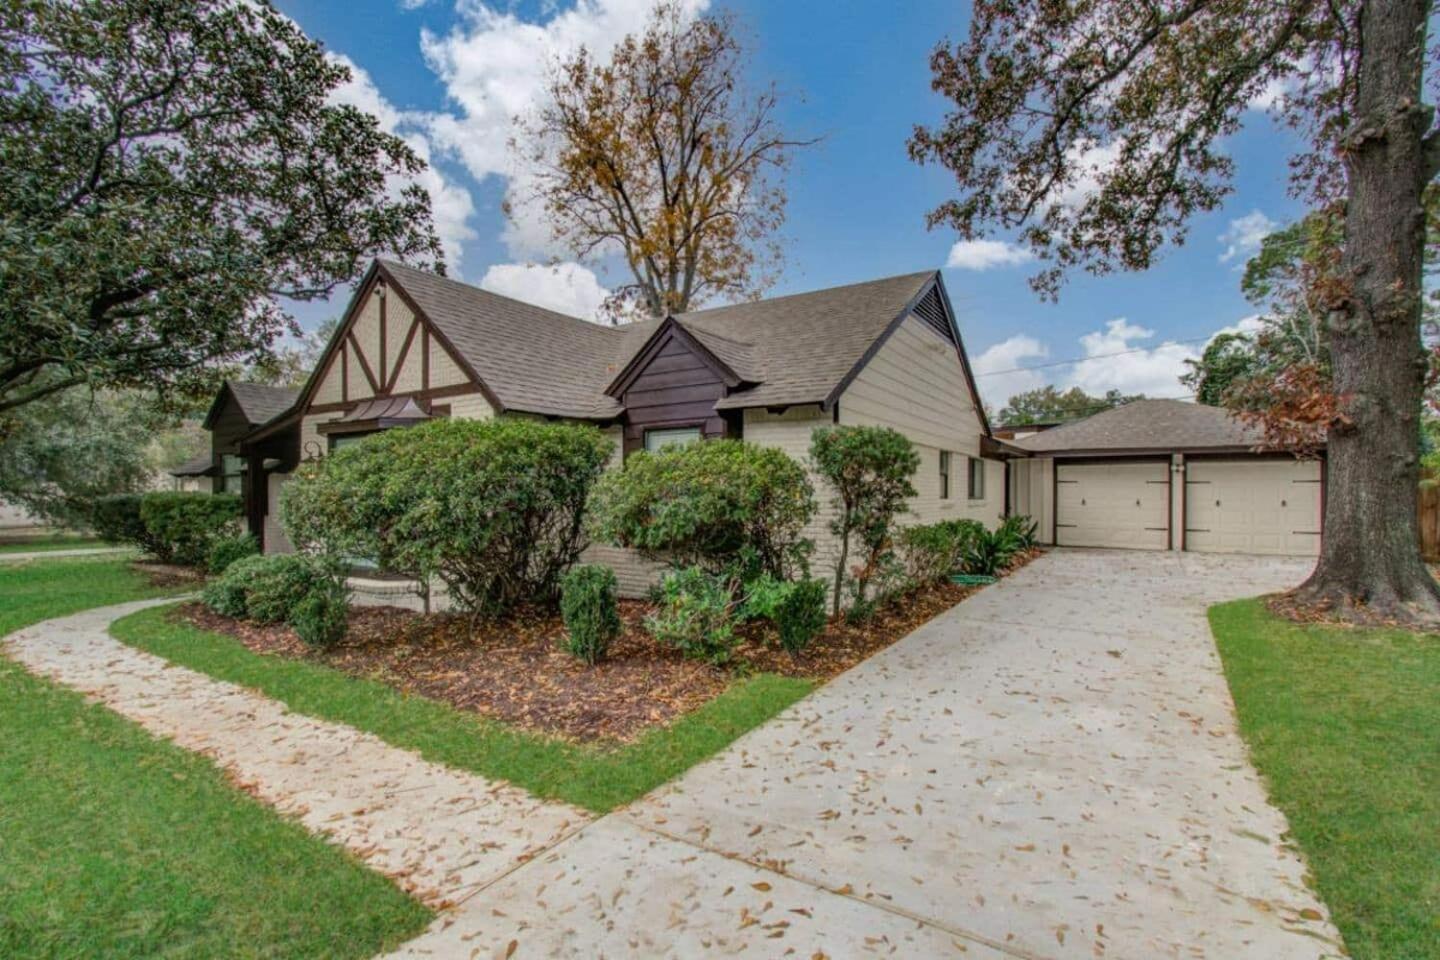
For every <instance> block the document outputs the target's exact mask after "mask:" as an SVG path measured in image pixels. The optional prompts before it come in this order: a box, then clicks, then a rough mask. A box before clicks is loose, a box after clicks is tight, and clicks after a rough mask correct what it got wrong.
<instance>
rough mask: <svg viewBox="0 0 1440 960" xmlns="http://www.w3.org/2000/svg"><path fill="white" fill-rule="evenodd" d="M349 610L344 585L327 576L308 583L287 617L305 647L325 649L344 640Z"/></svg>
mask: <svg viewBox="0 0 1440 960" xmlns="http://www.w3.org/2000/svg"><path fill="white" fill-rule="evenodd" d="M349 612H350V601H349V594H348V593H347V591H346V589H345V585H344V584H343V583H342V582H341V581H340V580H338V579H336V578H328V579H326V580H324V581H321V582H317V583H314V584H312V585H311V587H310V589H309V590H308V591H306V593H305V595H304V596H302V597H301V598H300V600H299V601H298V602H297V603H296V604H295V606H294V607H292V608H291V610H290V614H289V617H288V620H289V623H290V625H291V626H292V627H294V628H295V633H296V634H298V635H299V637H300V640H301V641H302V642H303V643H304V644H305V645H306V646H307V647H312V648H314V649H316V650H326V649H329V648H330V647H333V646H334V645H335V644H337V643H339V642H340V641H341V640H342V639H344V637H345V630H346V628H347V626H348V623H347V620H346V618H347V616H348V614H349Z"/></svg>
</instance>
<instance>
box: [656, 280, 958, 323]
mask: <svg viewBox="0 0 1440 960" xmlns="http://www.w3.org/2000/svg"><path fill="white" fill-rule="evenodd" d="M938 272H939V271H938V270H915V271H912V272H910V273H897V274H893V275H891V276H888V277H873V278H871V279H869V280H856V281H854V282H853V283H840V284H836V285H835V286H833V287H816V288H815V289H813V290H801V291H799V292H797V293H783V294H781V295H780V296H778V297H761V298H760V299H758V300H741V301H739V302H737V303H722V304H717V305H715V306H713V307H701V308H700V309H698V310H686V311H685V312H684V313H677V314H675V315H674V316H675V319H677V320H679V319H682V318H685V317H694V316H696V315H697V314H702V313H712V312H714V311H716V310H728V309H730V308H732V307H745V306H759V305H760V304H762V303H779V302H780V301H782V300H794V299H796V298H798V297H810V296H814V295H815V294H817V293H834V292H835V291H837V290H850V289H853V288H855V287H868V286H872V285H874V284H880V283H888V282H890V281H892V280H909V279H911V278H912V277H913V278H915V279H916V280H918V279H920V278H921V277H926V278H929V277H933V276H934V275H935V274H936V273H938Z"/></svg>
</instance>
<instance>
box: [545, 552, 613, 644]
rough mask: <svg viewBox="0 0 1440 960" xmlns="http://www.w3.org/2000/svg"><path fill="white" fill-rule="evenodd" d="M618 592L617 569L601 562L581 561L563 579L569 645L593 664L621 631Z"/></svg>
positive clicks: (562, 598) (562, 604) (563, 610)
mask: <svg viewBox="0 0 1440 960" xmlns="http://www.w3.org/2000/svg"><path fill="white" fill-rule="evenodd" d="M618 592H619V585H618V584H617V583H616V581H615V571H614V570H611V569H610V568H609V567H606V566H601V565H600V564H593V563H590V564H581V565H580V566H577V567H574V568H572V569H571V570H570V572H569V573H567V574H565V576H564V578H563V579H562V580H561V581H560V615H561V617H563V618H564V620H565V630H566V634H567V637H568V640H567V644H568V647H569V649H570V652H571V653H573V654H574V655H575V656H576V657H578V658H580V659H581V660H584V661H585V662H586V663H588V664H590V665H592V666H593V665H595V664H597V663H599V662H600V661H601V660H603V659H605V654H606V652H607V651H608V650H609V649H610V641H612V640H614V639H615V638H616V637H617V636H619V634H620V607H619V603H618V601H617V600H616V596H617V594H618Z"/></svg>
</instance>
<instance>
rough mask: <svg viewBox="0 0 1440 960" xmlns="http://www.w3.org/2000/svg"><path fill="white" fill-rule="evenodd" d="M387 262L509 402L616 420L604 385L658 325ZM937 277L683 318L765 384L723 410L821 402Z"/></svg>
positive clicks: (741, 372) (727, 360)
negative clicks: (606, 322)
mask: <svg viewBox="0 0 1440 960" xmlns="http://www.w3.org/2000/svg"><path fill="white" fill-rule="evenodd" d="M385 268H386V269H387V270H388V271H389V272H390V273H391V274H392V275H393V276H394V277H395V279H396V280H397V281H398V282H399V283H400V284H401V286H402V287H403V288H404V290H405V292H406V293H407V294H409V295H410V296H411V297H412V298H413V299H414V300H415V302H416V304H417V305H418V306H419V307H420V309H422V310H423V311H425V313H426V314H427V315H428V316H429V317H430V319H431V320H432V321H433V322H434V324H435V325H436V327H438V328H439V329H440V331H441V332H442V333H443V334H444V335H445V337H446V338H447V339H449V340H450V342H451V343H452V344H454V346H455V349H456V350H457V351H459V353H460V354H461V356H462V359H464V360H465V361H466V362H467V363H468V364H470V366H471V367H473V368H474V370H475V372H476V373H477V374H478V375H479V377H480V379H481V380H482V381H484V383H485V385H486V386H488V387H489V388H490V389H491V390H492V391H493V392H494V393H495V394H496V396H498V397H499V399H500V402H501V403H502V404H504V405H505V407H506V408H508V409H514V410H523V411H529V412H533V413H545V414H553V415H557V416H573V417H587V418H606V417H613V416H616V415H618V414H619V413H620V412H621V408H620V405H619V404H618V403H617V402H616V401H615V400H614V399H612V398H610V397H607V396H606V395H605V392H604V391H605V388H606V387H607V386H609V385H610V383H611V382H612V381H613V380H614V378H615V376H616V375H617V374H618V373H619V372H620V370H621V369H622V368H623V367H624V366H625V364H626V363H628V362H629V360H630V358H631V357H633V356H634V355H635V354H636V352H638V351H639V350H640V349H641V348H642V347H643V346H644V345H645V343H646V341H647V340H648V339H649V338H650V336H651V335H652V334H653V333H654V332H655V330H656V328H657V327H658V326H659V323H660V322H659V321H656V320H647V321H641V322H638V323H632V324H628V325H626V326H622V327H605V326H600V325H598V324H594V323H587V322H586V321H584V320H580V319H577V318H575V317H569V316H566V315H564V314H562V313H556V312H555V311H553V310H547V309H545V308H543V307H537V306H534V305H532V304H528V303H523V302H521V301H519V300H513V299H511V298H509V297H503V296H500V295H499V294H495V293H491V292H489V291H487V290H481V289H480V288H478V287H472V286H470V285H468V284H464V283H460V282H458V281H455V280H449V279H446V278H444V277H439V276H436V275H435V274H433V273H429V272H427V271H423V270H417V269H414V268H412V267H406V266H403V265H401V264H397V263H392V262H390V261H386V262H385ZM934 276H935V274H934V271H928V270H927V271H924V272H922V273H911V274H906V275H904V276H899V277H888V278H885V279H882V280H872V281H869V282H866V283H857V284H850V285H848V286H843V287H832V288H830V289H827V290H818V291H815V292H813V293H800V294H793V295H790V296H784V297H775V298H773V299H770V300H759V301H755V302H750V303H739V304H734V305H732V306H726V307H715V308H712V309H708V310H694V311H690V312H688V313H683V314H679V315H678V316H676V318H675V319H676V321H677V322H678V323H679V324H680V325H681V326H683V327H684V328H685V329H686V330H687V331H688V332H690V333H691V334H692V335H693V336H694V337H695V339H697V340H698V341H700V343H701V344H703V345H704V346H705V348H706V349H708V350H710V351H711V352H712V353H713V354H714V355H715V356H716V357H717V358H718V359H719V360H720V361H721V362H722V363H724V364H725V365H726V366H728V367H730V368H731V369H732V370H734V371H735V373H736V374H737V375H738V376H739V377H740V378H741V379H742V380H745V381H747V382H750V383H755V384H757V386H754V387H751V388H749V389H745V390H741V391H737V392H736V393H734V394H732V395H730V396H728V397H725V398H724V399H722V400H720V401H719V402H718V403H717V404H716V406H717V407H719V408H721V409H727V408H740V407H751V406H778V405H785V404H796V403H816V402H819V401H822V400H825V399H826V398H827V397H828V396H829V394H830V392H831V391H832V390H833V389H834V388H835V387H836V386H837V385H838V384H839V383H840V381H841V380H842V379H844V377H845V376H846V374H848V373H849V372H850V370H851V368H852V367H854V366H855V364H856V363H857V362H858V361H859V360H860V359H861V357H863V356H864V355H865V352H866V351H867V350H868V349H869V348H870V346H871V344H873V343H874V342H875V340H876V338H877V337H879V336H880V334H882V333H883V332H884V331H885V329H886V328H887V327H888V326H889V325H890V323H891V322H892V321H893V320H894V319H895V318H896V317H897V316H898V315H899V314H900V312H901V311H902V310H903V309H904V308H905V306H906V304H908V303H909V302H910V301H911V300H912V299H913V298H914V297H915V295H916V294H917V293H919V292H920V290H921V289H922V288H923V287H924V285H925V284H926V283H928V282H929V281H930V280H931V279H932V278H933V277H934Z"/></svg>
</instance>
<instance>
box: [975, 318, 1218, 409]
mask: <svg viewBox="0 0 1440 960" xmlns="http://www.w3.org/2000/svg"><path fill="white" fill-rule="evenodd" d="M1210 336H1213V334H1211V335H1210ZM1210 336H1204V337H1189V338H1187V339H1184V340H1166V341H1165V343H1162V344H1160V346H1161V347H1164V346H1167V345H1169V344H1172V343H1200V342H1201V341H1202V340H1209V339H1210ZM1158 349H1160V347H1134V348H1133V349H1130V350H1117V351H1115V352H1114V353H1097V354H1094V355H1092V356H1088V357H1072V358H1070V359H1069V360H1055V361H1052V362H1050V363H1036V364H1033V365H1031V366H1028V367H1011V368H1010V369H1009V370H987V371H985V372H984V373H977V374H975V378H976V379H977V380H978V379H979V378H981V377H996V376H999V375H1000V374H1002V373H1022V372H1023V371H1026V370H1044V369H1045V368H1046V367H1066V366H1069V365H1070V364H1072V363H1084V362H1085V361H1086V360H1104V359H1105V358H1106V357H1123V356H1125V355H1126V354H1131V353H1151V352H1152V351H1155V350H1158ZM1161 399H1167V398H1161Z"/></svg>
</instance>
